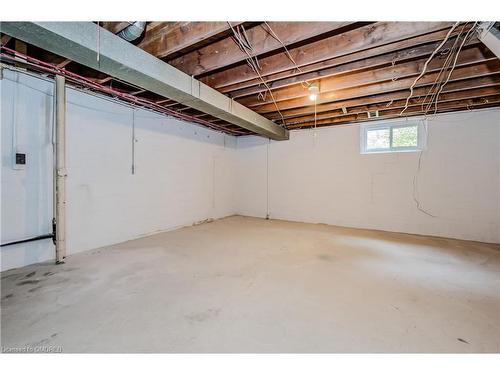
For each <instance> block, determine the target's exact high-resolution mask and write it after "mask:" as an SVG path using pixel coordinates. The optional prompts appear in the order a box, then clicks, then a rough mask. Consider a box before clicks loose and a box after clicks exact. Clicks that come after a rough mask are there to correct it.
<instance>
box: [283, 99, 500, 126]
mask: <svg viewBox="0 0 500 375" xmlns="http://www.w3.org/2000/svg"><path fill="white" fill-rule="evenodd" d="M499 104H500V95H497V96H492V97H488V98H475V99H466V100H454V101H450V102H445V103H442V104H441V105H440V106H439V107H438V111H437V113H444V112H449V111H457V110H472V109H479V108H489V107H494V106H498V105H499ZM400 112H401V109H388V110H384V111H379V117H376V118H372V119H370V118H368V115H367V114H366V113H358V114H351V115H345V116H339V117H334V118H329V119H326V120H321V121H317V122H316V126H329V125H340V124H347V123H355V122H359V121H368V120H381V119H384V118H394V117H398V116H399V114H400ZM424 113H425V112H424V111H423V110H422V106H421V105H416V106H412V107H409V108H408V109H407V110H406V111H405V115H406V116H418V115H423V114H424ZM313 126H314V121H311V122H308V123H302V124H296V125H291V126H290V129H297V128H307V127H313Z"/></svg>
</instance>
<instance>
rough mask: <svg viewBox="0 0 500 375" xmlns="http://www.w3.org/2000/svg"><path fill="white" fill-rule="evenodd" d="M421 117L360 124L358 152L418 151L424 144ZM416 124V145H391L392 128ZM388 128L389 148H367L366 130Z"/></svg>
mask: <svg viewBox="0 0 500 375" xmlns="http://www.w3.org/2000/svg"><path fill="white" fill-rule="evenodd" d="M424 121H425V120H423V119H415V120H405V121H401V120H399V121H383V122H377V123H370V124H363V125H361V126H360V153H361V154H382V153H393V152H419V151H422V150H423V149H424V146H425V129H424V126H425V124H424ZM413 126H417V146H399V147H393V146H392V140H393V130H394V129H401V128H409V127H413ZM382 129H389V148H376V149H368V148H367V146H368V145H367V141H368V132H369V131H371V130H382Z"/></svg>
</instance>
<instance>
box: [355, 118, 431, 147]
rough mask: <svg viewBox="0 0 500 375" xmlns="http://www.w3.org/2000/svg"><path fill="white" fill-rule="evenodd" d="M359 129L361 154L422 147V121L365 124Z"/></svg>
mask: <svg viewBox="0 0 500 375" xmlns="http://www.w3.org/2000/svg"><path fill="white" fill-rule="evenodd" d="M360 131H361V137H360V138H361V153H362V154H370V153H380V152H404V151H420V150H422V148H423V143H424V142H423V135H424V131H423V124H422V121H411V122H409V121H405V122H391V123H385V124H378V123H377V124H366V125H362V126H361V130H360Z"/></svg>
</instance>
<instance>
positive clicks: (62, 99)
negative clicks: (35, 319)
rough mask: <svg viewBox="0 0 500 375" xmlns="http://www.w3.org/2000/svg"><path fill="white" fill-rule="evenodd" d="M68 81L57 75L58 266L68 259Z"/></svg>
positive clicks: (56, 200) (56, 188) (56, 221)
mask: <svg viewBox="0 0 500 375" xmlns="http://www.w3.org/2000/svg"><path fill="white" fill-rule="evenodd" d="M65 83H66V79H65V78H64V77H63V76H60V75H56V90H55V102H56V105H55V111H56V134H55V135H56V147H55V154H56V155H55V160H56V168H55V188H54V195H55V202H56V203H55V206H56V207H55V218H54V219H53V226H54V228H53V229H54V232H55V237H54V241H55V245H56V264H59V263H64V258H65V257H66V86H65Z"/></svg>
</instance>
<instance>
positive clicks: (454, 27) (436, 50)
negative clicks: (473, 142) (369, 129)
mask: <svg viewBox="0 0 500 375" xmlns="http://www.w3.org/2000/svg"><path fill="white" fill-rule="evenodd" d="M459 23H460V21H457V22H456V23H455V24H454V25H453V26H452V27H451V29H450V31H448V34H446V37H445V38H444V40H443V41H442V42H441V43H440V44H439V46H438V47H437V48H436V49H435V50H434V52H432V54H431V55H430V56H429V58H428V59H427V61H426V62H425V64H424V67H423V69H422V72H421V73H420V74H419V75H418V77H417V78H415V81H413V83H412V84H411V86H410V95H409V96H408V97H407V98H406V104H405V107H404V108H403V110H402V111H401V113H400V114H399V115H400V116H402V115H403V113H404V112H405V111H406V110H407V109H408V106H409V104H410V99H411V97H412V96H413V89H414V88H415V85H416V84H417V82H418V81H419V80H420V78H422V77H423V76H424V74H425V73H426V71H427V66H428V65H429V63H430V61H431V60H432V59H433V58H434V56H435V55H436V53H437V52H438V51H439V50H440V49H441V47H442V46H443V45H444V44H445V43H446V42H447V40H448V38H449V37H450V35H451V33H452V32H453V30H455V29H456V28H457V26H458V25H459Z"/></svg>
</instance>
